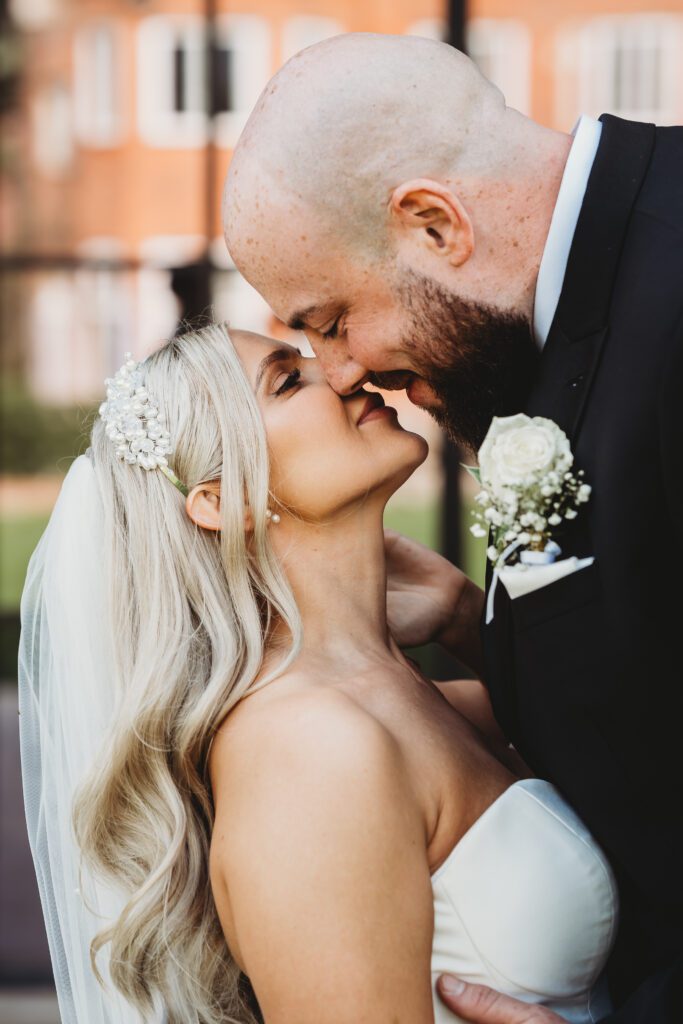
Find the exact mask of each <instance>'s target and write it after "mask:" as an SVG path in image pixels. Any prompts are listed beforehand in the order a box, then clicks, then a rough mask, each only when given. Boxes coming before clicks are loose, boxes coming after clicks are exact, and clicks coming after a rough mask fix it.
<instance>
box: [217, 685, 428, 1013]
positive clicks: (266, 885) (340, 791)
mask: <svg viewBox="0 0 683 1024" xmlns="http://www.w3.org/2000/svg"><path fill="white" fill-rule="evenodd" d="M214 771H215V773H216V781H217V785H218V790H219V794H218V800H217V804H216V823H215V827H214V834H213V839H212V851H211V858H212V877H213V878H214V879H220V880H221V883H222V884H223V885H224V886H225V889H226V891H228V892H229V900H230V911H231V922H232V930H233V931H234V936H235V941H236V943H237V944H238V945H239V950H240V956H241V958H242V961H243V963H244V966H245V969H246V971H247V973H248V974H249V975H250V977H251V978H252V982H253V984H254V987H255V989H256V992H257V995H258V997H259V1001H260V1002H261V1005H262V1006H263V1008H264V1012H265V1015H266V1019H272V1020H273V1021H277V1022H279V1021H287V1020H294V1019H296V1020H297V1021H302V1022H305V1024H308V1022H309V1021H311V1022H312V1021H320V1019H321V1017H320V1012H321V1009H320V1008H321V1005H323V1006H326V1007H328V1008H330V1013H331V1014H332V1017H330V1018H329V1019H332V1018H333V1019H334V1020H335V1021H338V1022H340V1024H345V1022H346V1021H352V1020H358V1019H371V1017H370V1011H369V1009H368V1015H366V1016H364V1015H363V1014H361V1015H360V1018H359V1016H358V1003H359V1000H360V1001H361V1003H362V1004H363V1006H365V1004H366V1003H367V1005H368V1007H370V1005H371V1004H372V1005H373V1006H374V1009H375V1010H378V1012H379V1015H380V1016H382V1017H383V1019H392V1020H394V1019H395V1020H401V1021H403V1020H411V1021H422V1020H424V1021H427V1020H428V1019H431V1016H430V1015H431V995H430V983H429V954H430V949H431V914H432V904H431V888H430V884H429V871H428V864H427V855H426V840H425V827H424V821H423V818H422V813H421V809H420V807H419V806H418V802H417V800H416V799H415V798H414V796H413V794H412V790H411V787H410V781H409V776H408V772H407V770H406V766H405V764H404V762H403V755H402V752H401V749H400V747H399V744H398V743H397V742H396V740H395V738H394V737H393V736H392V735H391V733H390V732H389V731H388V730H387V729H386V728H385V727H384V726H383V725H382V724H381V723H380V722H379V721H378V720H377V719H376V718H374V717H373V716H372V715H371V714H370V713H368V711H366V710H365V709H363V708H362V707H361V706H359V705H358V704H357V703H356V702H355V701H354V700H353V699H352V698H351V697H349V696H348V695H347V694H345V693H342V692H340V691H339V690H337V689H335V688H333V687H320V688H315V687H311V688H310V689H306V688H302V689H301V690H300V691H296V692H292V693H290V694H288V695H287V697H286V698H283V699H282V701H280V700H272V701H269V702H263V704H262V705H261V706H260V707H258V708H257V707H256V705H253V707H252V709H251V711H250V714H249V716H248V720H247V716H246V715H244V716H242V721H241V722H239V723H238V724H237V727H235V728H233V729H232V731H230V730H228V731H226V732H224V733H223V734H222V736H221V738H220V745H219V747H218V757H217V758H216V762H215V768H214ZM397 893H400V894H401V898H400V899H398V900H397V898H396V894H397ZM284 949H286V953H287V955H286V957H284V956H283V955H282V952H283V950H284ZM340 962H343V963H344V964H345V965H346V968H345V972H342V973H341V974H340V972H339V970H338V965H339V963H340ZM279 963H282V969H280V968H279V967H278V964H279ZM387 972H388V974H387ZM387 978H389V982H390V983H387ZM349 986H350V991H349ZM378 992H382V993H384V994H383V995H382V997H381V1000H380V1005H379V1006H376V1005H375V1004H376V1002H377V1000H378V998H380V997H379V996H378ZM373 1016H374V1011H373ZM325 1019H326V1020H327V1019H328V1017H326V1018H325Z"/></svg>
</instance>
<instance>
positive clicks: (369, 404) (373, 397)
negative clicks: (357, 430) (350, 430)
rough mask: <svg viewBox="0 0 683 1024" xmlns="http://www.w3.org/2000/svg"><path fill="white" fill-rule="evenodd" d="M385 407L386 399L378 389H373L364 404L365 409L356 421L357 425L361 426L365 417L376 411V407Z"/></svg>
mask: <svg viewBox="0 0 683 1024" xmlns="http://www.w3.org/2000/svg"><path fill="white" fill-rule="evenodd" d="M383 407H384V399H383V398H382V396H381V395H380V394H379V392H378V391H371V392H370V394H369V395H368V397H367V398H366V400H365V405H364V406H363V411H362V413H361V414H360V416H359V417H358V421H357V423H356V426H360V425H361V423H362V422H363V420H364V419H365V417H366V416H369V415H370V413H372V412H374V411H375V409H382V408H383Z"/></svg>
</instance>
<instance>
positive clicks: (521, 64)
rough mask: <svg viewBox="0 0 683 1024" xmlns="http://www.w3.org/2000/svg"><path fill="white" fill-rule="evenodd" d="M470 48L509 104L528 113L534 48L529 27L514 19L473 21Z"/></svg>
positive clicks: (468, 35)
mask: <svg viewBox="0 0 683 1024" xmlns="http://www.w3.org/2000/svg"><path fill="white" fill-rule="evenodd" d="M467 49H468V52H469V55H470V57H471V58H472V60H473V61H474V62H475V64H476V65H477V67H478V68H479V70H480V71H481V73H482V74H483V75H485V76H486V78H488V79H489V81H490V82H493V84H494V85H497V86H498V88H499V89H500V91H501V92H502V94H503V96H504V97H505V102H506V103H507V105H508V106H509V107H514V108H515V110H519V111H521V113H522V114H528V113H529V106H530V76H529V72H530V66H531V46H530V39H529V31H528V29H527V27H526V25H524V24H523V23H522V22H521V21H517V20H515V19H514V18H473V19H472V21H470V22H469V23H468V25H467Z"/></svg>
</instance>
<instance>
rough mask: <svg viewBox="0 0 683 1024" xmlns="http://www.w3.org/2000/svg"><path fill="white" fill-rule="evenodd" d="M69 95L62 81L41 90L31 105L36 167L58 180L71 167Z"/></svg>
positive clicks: (72, 141) (72, 143)
mask: <svg viewBox="0 0 683 1024" xmlns="http://www.w3.org/2000/svg"><path fill="white" fill-rule="evenodd" d="M71 107H72V103H71V93H70V92H69V90H68V89H67V88H66V86H65V85H64V84H63V83H62V82H53V83H52V84H51V85H48V86H46V87H45V88H43V89H41V90H40V91H39V92H38V93H36V96H35V98H34V100H33V103H32V108H31V121H32V133H31V134H32V149H33V159H34V161H35V164H36V167H38V169H39V170H40V171H41V172H42V173H43V174H44V175H45V176H46V177H52V178H59V177H61V176H62V175H64V174H66V173H67V172H68V171H69V169H70V167H71V164H72V160H73V152H74V139H73V117H72V109H71Z"/></svg>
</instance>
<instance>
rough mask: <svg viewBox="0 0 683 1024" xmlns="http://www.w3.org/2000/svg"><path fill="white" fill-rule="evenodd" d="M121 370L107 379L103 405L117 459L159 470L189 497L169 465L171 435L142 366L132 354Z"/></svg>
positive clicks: (107, 431) (104, 417)
mask: <svg viewBox="0 0 683 1024" xmlns="http://www.w3.org/2000/svg"><path fill="white" fill-rule="evenodd" d="M124 358H125V362H124V364H123V366H122V367H121V369H120V370H118V372H117V373H116V374H115V375H114V376H113V377H108V378H107V379H106V380H105V382H104V383H105V387H106V389H107V392H106V393H107V400H106V402H103V403H102V405H101V406H100V416H101V417H102V419H103V420H104V422H105V424H106V427H105V433H106V435H107V437H108V438H109V439H110V441H111V442H112V444H113V445H114V449H115V451H116V454H117V456H118V457H119V458H120V459H123V460H124V461H125V462H128V463H130V465H135V466H141V467H142V469H146V470H151V469H160V470H161V472H162V473H163V474H164V476H166V477H168V479H169V480H170V481H171V483H172V484H173V485H174V487H177V488H178V490H179V491H180V492H181V493H182V494H184V495H186V496H187V493H188V489H187V487H186V486H185V484H183V483H182V482H181V481H180V480H179V479H178V477H177V476H176V475H175V473H173V472H172V471H171V470H170V469H169V466H168V458H167V456H169V455H171V454H172V452H173V448H172V445H171V435H170V434H169V432H168V430H167V429H166V422H165V419H164V416H163V414H162V413H160V412H159V409H158V407H157V404H156V402H155V401H154V399H153V398H152V396H151V395H150V394H149V392H148V391H147V388H146V387H145V386H144V382H143V381H144V374H143V372H142V363H137V362H136V361H135V360H134V359H133V357H132V355H131V353H130V352H126V355H125V357H124Z"/></svg>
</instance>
